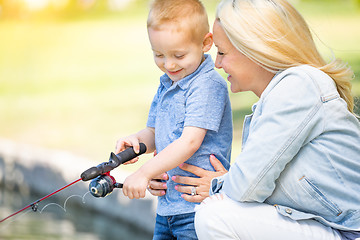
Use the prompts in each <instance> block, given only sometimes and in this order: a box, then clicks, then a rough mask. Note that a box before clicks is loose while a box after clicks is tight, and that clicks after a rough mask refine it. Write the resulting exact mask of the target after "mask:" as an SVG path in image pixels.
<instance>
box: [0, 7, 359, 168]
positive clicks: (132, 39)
mask: <svg viewBox="0 0 360 240" xmlns="http://www.w3.org/2000/svg"><path fill="white" fill-rule="evenodd" d="M311 4H312V5H311ZM311 4H310V3H302V4H300V5H299V8H300V11H301V12H302V13H304V15H305V17H306V18H307V19H308V22H309V23H310V25H311V27H312V29H313V30H314V31H315V32H317V34H318V36H319V38H320V39H321V41H322V42H324V43H326V46H325V45H323V44H322V43H321V41H319V45H320V47H321V49H322V51H323V52H324V54H329V52H330V51H329V48H328V47H330V48H331V49H332V50H333V51H334V53H335V54H336V55H337V56H339V57H341V58H343V59H344V60H345V61H347V62H349V64H350V65H351V66H352V67H353V69H354V70H355V73H356V75H357V76H358V77H357V79H356V80H355V81H354V94H356V95H357V96H360V80H359V76H360V57H359V56H360V47H359V45H358V43H359V42H360V32H359V31H357V29H358V23H359V22H360V14H359V12H356V11H355V10H349V9H348V5H347V4H343V5H340V6H342V8H340V7H339V6H337V7H333V6H332V5H331V6H324V4H323V5H320V3H319V2H317V1H316V4H315V3H311ZM213 6H214V4H213V2H211V7H213ZM310 6H313V7H312V8H310ZM325 7H326V9H329V12H330V13H331V15H330V13H329V12H328V13H329V14H326V13H327V11H326V10H323V8H325ZM212 9H213V8H212ZM334 9H337V10H338V11H335V10H334ZM344 9H345V10H344ZM346 9H347V11H346ZM213 15H214V14H213V13H209V16H213ZM129 18H130V17H129ZM145 22H146V16H145V15H138V16H137V17H136V18H132V19H131V21H129V19H127V18H124V17H122V18H116V17H114V16H112V17H109V18H96V19H93V20H91V19H88V20H84V19H82V20H76V21H75V20H74V21H39V20H37V21H0V53H1V54H0V114H1V117H0V119H1V125H0V137H2V138H8V139H11V140H14V141H18V142H22V143H29V144H33V145H36V146H42V147H47V148H54V149H61V150H66V151H71V152H73V153H75V154H78V155H81V156H85V157H88V158H89V159H91V160H93V161H95V162H102V161H107V159H108V156H109V153H110V151H113V149H114V146H115V142H116V140H117V139H118V138H119V137H122V136H126V135H128V134H131V133H133V132H135V131H137V130H140V129H141V128H142V127H144V126H145V124H146V117H147V112H148V109H149V105H150V102H151V100H152V97H153V94H154V92H155V90H156V88H157V86H158V78H159V76H160V75H161V72H160V71H159V70H158V69H157V67H156V66H155V64H154V63H153V59H152V53H151V50H150V45H149V43H148V40H147V33H146V26H145ZM211 54H212V55H213V56H215V50H214V49H213V50H212V52H211ZM231 99H232V105H233V110H234V125H235V129H236V131H235V135H234V138H235V139H234V143H233V156H236V155H237V154H238V153H239V152H240V138H241V126H242V121H243V117H244V115H245V114H248V113H250V108H251V105H252V104H253V103H254V102H255V101H256V100H257V98H256V97H255V96H254V95H253V94H252V93H241V94H231ZM148 158H149V157H147V158H144V159H148ZM134 167H135V168H137V166H126V167H125V169H129V170H132V169H134Z"/></svg>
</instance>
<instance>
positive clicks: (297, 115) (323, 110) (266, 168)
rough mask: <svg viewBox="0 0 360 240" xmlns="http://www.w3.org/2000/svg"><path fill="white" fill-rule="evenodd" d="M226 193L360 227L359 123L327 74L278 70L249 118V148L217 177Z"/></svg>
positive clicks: (293, 214) (299, 215)
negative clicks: (223, 173)
mask: <svg viewBox="0 0 360 240" xmlns="http://www.w3.org/2000/svg"><path fill="white" fill-rule="evenodd" d="M219 191H221V192H224V193H225V194H226V195H228V196H229V197H230V198H231V199H233V200H236V201H241V202H265V203H268V204H272V205H275V206H276V207H277V210H278V212H279V213H281V214H282V215H284V216H287V217H290V218H292V219H295V220H300V219H311V218H312V219H316V220H318V221H319V222H321V223H323V224H325V225H327V226H330V227H333V228H336V229H341V230H360V124H359V121H358V120H357V119H356V118H355V116H354V115H352V114H351V113H350V112H349V111H348V110H347V106H346V103H345V101H344V100H343V99H342V98H340V97H339V94H338V92H337V90H336V87H335V84H334V82H333V80H332V79H331V78H330V77H329V76H328V75H326V74H325V73H324V72H322V71H320V70H318V69H316V68H313V67H310V66H306V65H304V66H300V67H293V68H289V69H287V70H285V71H283V72H279V73H278V74H276V75H275V77H274V78H273V79H272V80H271V82H270V84H269V85H268V86H267V88H266V89H265V91H264V92H263V94H262V95H261V97H260V99H259V101H258V102H257V103H256V104H254V106H253V113H252V114H251V115H249V116H246V118H245V121H244V128H243V147H242V152H241V153H240V155H239V156H238V158H237V159H236V162H235V163H234V164H232V166H231V168H230V171H229V172H228V173H227V174H225V175H224V176H222V177H219V178H215V179H213V181H212V188H211V189H210V194H214V193H216V192H219ZM259 217H261V216H259Z"/></svg>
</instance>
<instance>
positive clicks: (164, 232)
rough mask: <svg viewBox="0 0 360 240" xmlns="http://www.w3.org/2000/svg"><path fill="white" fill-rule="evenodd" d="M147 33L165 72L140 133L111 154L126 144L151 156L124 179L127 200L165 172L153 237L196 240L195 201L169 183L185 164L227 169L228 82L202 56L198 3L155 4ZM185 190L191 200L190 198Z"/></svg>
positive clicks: (165, 0)
mask: <svg viewBox="0 0 360 240" xmlns="http://www.w3.org/2000/svg"><path fill="white" fill-rule="evenodd" d="M147 28H148V35H149V40H150V43H151V47H152V50H153V53H154V60H155V63H156V65H157V66H158V67H159V68H160V69H161V70H162V71H163V72H164V73H165V74H164V75H163V76H162V77H161V78H160V86H159V88H158V90H157V93H156V94H155V97H154V99H153V102H152V104H151V108H150V112H149V116H148V121H147V127H146V128H145V129H143V130H141V131H139V132H138V133H135V134H133V135H130V136H128V137H125V138H121V139H119V140H118V142H117V147H116V151H117V152H120V151H122V150H124V149H125V148H127V147H129V146H133V147H134V149H135V151H138V149H139V142H143V143H145V145H146V146H147V152H148V153H150V152H153V151H155V150H156V152H157V155H156V156H155V157H154V158H152V159H150V160H149V161H148V162H146V163H145V164H144V165H143V166H142V167H141V168H140V169H139V170H137V171H136V172H135V173H133V174H132V175H130V176H129V177H127V178H126V180H125V182H124V186H123V192H124V195H125V196H128V197H129V198H130V199H133V198H143V197H144V196H145V190H146V188H147V186H148V183H149V181H150V179H152V178H154V177H155V176H157V175H159V174H161V173H164V172H167V173H168V175H169V180H168V181H167V192H166V195H165V196H162V197H159V201H158V208H157V217H156V225H155V231H154V239H174V238H177V239H197V238H196V233H195V229H194V207H195V204H196V203H191V202H187V201H185V200H184V199H182V198H181V194H180V193H179V192H178V191H176V189H175V186H176V184H175V183H174V182H173V181H172V180H171V177H172V176H174V175H183V176H191V175H192V174H190V173H188V172H185V171H183V170H181V169H180V168H178V166H179V165H180V164H181V163H183V162H185V161H186V163H189V164H192V165H196V166H199V167H201V168H204V169H207V170H213V168H212V166H211V165H210V162H209V157H210V154H214V155H215V156H216V157H217V158H218V159H219V160H220V161H221V162H222V164H224V166H225V167H226V168H227V169H228V168H229V166H230V163H229V161H230V152H231V141H232V113H231V106H230V101H229V96H228V90H227V84H226V82H225V80H224V79H223V78H222V77H221V76H220V75H219V74H218V73H217V72H216V71H215V70H214V63H213V61H212V59H211V56H210V55H205V54H204V53H205V52H207V51H209V50H210V48H211V46H212V44H213V39H212V34H211V33H209V24H208V18H207V14H206V11H205V8H204V6H203V5H202V3H201V2H200V1H198V0H181V1H179V0H155V1H154V2H153V3H152V5H151V9H150V13H149V16H148V22H147ZM136 161H137V159H134V160H132V161H131V163H134V162H136ZM195 187H196V186H195ZM189 189H190V188H189ZM192 189H193V190H192V192H191V194H192V195H194V194H196V188H194V187H193V188H192ZM189 194H190V192H189Z"/></svg>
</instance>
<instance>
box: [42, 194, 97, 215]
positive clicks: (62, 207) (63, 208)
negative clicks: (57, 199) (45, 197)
mask: <svg viewBox="0 0 360 240" xmlns="http://www.w3.org/2000/svg"><path fill="white" fill-rule="evenodd" d="M89 193H90V191H87V192H86V193H85V194H84V195H83V196H81V195H77V194H74V195H71V196H69V197H68V198H67V199H66V200H65V202H64V205H63V206H61V205H60V204H58V203H48V204H46V205H45V206H44V207H43V208H42V209H41V210H40V211H39V213H40V214H42V212H43V211H44V209H45V208H47V207H49V206H51V205H55V206H58V207H59V208H61V209H62V210H63V211H64V212H66V203H67V201H68V200H69V199H70V198H72V197H79V198H81V199H82V203H83V204H85V197H86V195H87V194H89Z"/></svg>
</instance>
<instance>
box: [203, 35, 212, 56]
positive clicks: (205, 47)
mask: <svg viewBox="0 0 360 240" xmlns="http://www.w3.org/2000/svg"><path fill="white" fill-rule="evenodd" d="M213 43H214V40H213V34H212V33H210V32H209V33H207V34H206V35H205V37H204V40H203V52H207V51H209V50H210V49H211V46H212V45H213Z"/></svg>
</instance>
